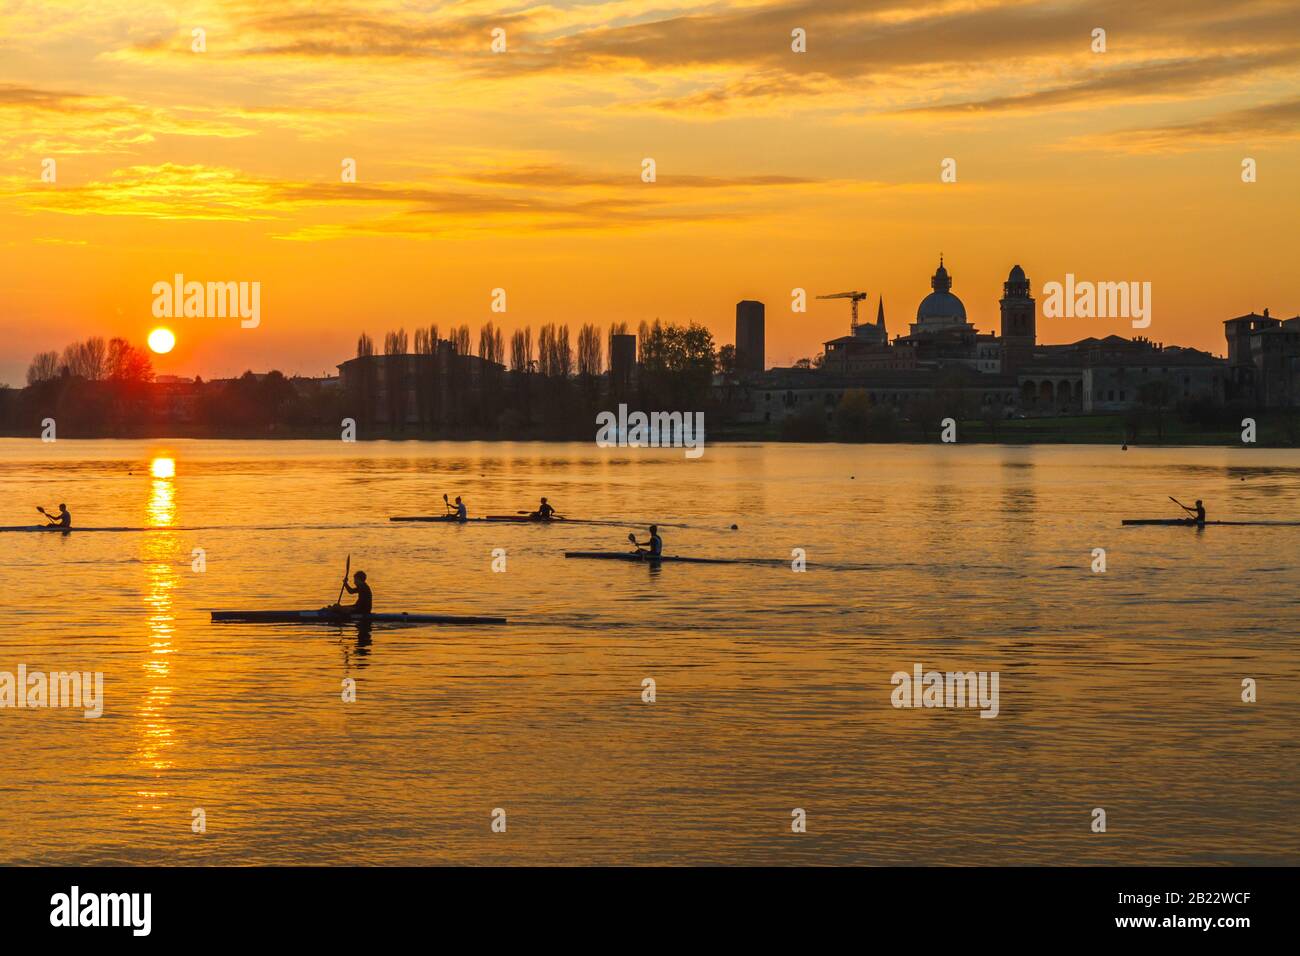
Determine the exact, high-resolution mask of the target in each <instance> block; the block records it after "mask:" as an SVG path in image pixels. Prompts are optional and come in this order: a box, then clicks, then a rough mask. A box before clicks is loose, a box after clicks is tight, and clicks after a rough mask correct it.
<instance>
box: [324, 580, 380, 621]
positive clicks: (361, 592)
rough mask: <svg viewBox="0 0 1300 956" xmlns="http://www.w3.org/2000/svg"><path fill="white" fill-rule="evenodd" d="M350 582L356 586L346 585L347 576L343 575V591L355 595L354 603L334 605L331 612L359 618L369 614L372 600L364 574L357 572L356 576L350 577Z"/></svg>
mask: <svg viewBox="0 0 1300 956" xmlns="http://www.w3.org/2000/svg"><path fill="white" fill-rule="evenodd" d="M352 580H353V581H354V582H355V585H356V586H355V587H354V586H353V585H351V584H348V579H347V576H346V575H344V577H343V590H345V591H347V592H348V593H349V594H355V595H356V596H357V600H356V603H355V604H335V605H334V607H333V610H336V611H338V612H340V613H342V614H348V615H358V616H359V615H364V614H369V613H370V608H371V604H372V601H373V600H374V598H373V596H372V595H371V593H370V585H369V584H367V583H366V572H365V571H358V572H357V573H356V574H354V575H352Z"/></svg>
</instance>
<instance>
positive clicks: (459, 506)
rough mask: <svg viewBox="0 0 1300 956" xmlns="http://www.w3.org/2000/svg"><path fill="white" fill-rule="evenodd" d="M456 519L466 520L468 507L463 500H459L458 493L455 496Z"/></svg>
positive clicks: (467, 518)
mask: <svg viewBox="0 0 1300 956" xmlns="http://www.w3.org/2000/svg"><path fill="white" fill-rule="evenodd" d="M456 520H457V521H468V520H469V509H468V508H466V507H465V502H463V501H461V500H460V495H457V496H456Z"/></svg>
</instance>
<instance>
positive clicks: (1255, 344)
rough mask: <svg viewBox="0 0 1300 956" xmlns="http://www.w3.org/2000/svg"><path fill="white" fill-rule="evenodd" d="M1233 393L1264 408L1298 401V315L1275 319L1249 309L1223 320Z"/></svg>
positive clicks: (1289, 404) (1299, 339)
mask: <svg viewBox="0 0 1300 956" xmlns="http://www.w3.org/2000/svg"><path fill="white" fill-rule="evenodd" d="M1223 334H1224V336H1225V337H1226V338H1227V340H1228V367H1229V369H1230V379H1229V389H1230V391H1231V394H1232V397H1234V398H1239V399H1244V400H1246V401H1253V402H1255V403H1256V404H1258V405H1261V406H1263V407H1265V408H1295V407H1296V406H1298V405H1300V315H1297V316H1293V317H1292V318H1289V319H1275V318H1273V317H1272V316H1270V315H1269V314H1268V309H1265V310H1264V314H1263V315H1256V314H1255V313H1254V312H1251V313H1249V314H1247V315H1239V316H1237V317H1236V318H1235V319H1228V320H1226V321H1225V322H1224V323H1223Z"/></svg>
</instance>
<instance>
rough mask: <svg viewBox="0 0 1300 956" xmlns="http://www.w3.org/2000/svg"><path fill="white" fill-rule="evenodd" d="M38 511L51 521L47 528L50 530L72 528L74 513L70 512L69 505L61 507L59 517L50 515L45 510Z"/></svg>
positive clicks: (39, 509)
mask: <svg viewBox="0 0 1300 956" xmlns="http://www.w3.org/2000/svg"><path fill="white" fill-rule="evenodd" d="M36 510H37V511H39V512H40V513H41V514H43V515H45V518H46V520H47V521H49V525H48V526H47V527H50V528H71V527H72V513H71V512H70V511H68V506H67V505H63V504H61V505H59V513H58V514H57V515H52V514H50V513H49V512H48V511H46V510H45V509H44V508H37V509H36Z"/></svg>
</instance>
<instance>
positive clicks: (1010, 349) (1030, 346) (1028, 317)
mask: <svg viewBox="0 0 1300 956" xmlns="http://www.w3.org/2000/svg"><path fill="white" fill-rule="evenodd" d="M998 308H999V310H1000V311H1001V315H1002V347H1001V350H1000V351H1001V369H1002V370H1003V371H1007V372H1012V373H1014V372H1016V371H1018V370H1019V369H1020V368H1021V367H1022V366H1024V365H1026V364H1028V363H1029V362H1031V361H1033V358H1034V346H1035V345H1037V344H1038V308H1037V306H1036V305H1035V303H1034V297H1033V296H1032V295H1030V294H1029V279H1028V278H1027V277H1026V276H1025V270H1024V269H1022V268H1020V264H1019V263H1017V264H1016V265H1014V266H1012V268H1011V273H1010V274H1009V275H1008V276H1007V281H1006V282H1004V283H1003V284H1002V299H1001V301H1000V302H999V303H998Z"/></svg>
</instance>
